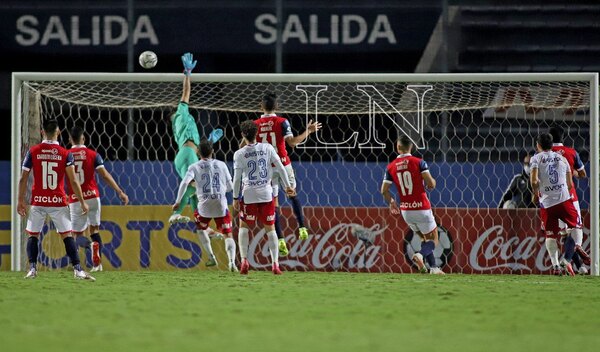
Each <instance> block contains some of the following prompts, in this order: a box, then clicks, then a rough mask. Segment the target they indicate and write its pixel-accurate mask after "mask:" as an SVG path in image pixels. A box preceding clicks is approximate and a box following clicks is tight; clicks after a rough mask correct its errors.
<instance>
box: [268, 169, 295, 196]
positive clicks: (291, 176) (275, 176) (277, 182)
mask: <svg viewBox="0 0 600 352" xmlns="http://www.w3.org/2000/svg"><path fill="white" fill-rule="evenodd" d="M284 168H285V171H286V172H287V175H288V178H289V179H290V184H291V185H292V188H296V174H295V173H294V168H293V167H292V164H287V165H286V166H284ZM272 185H273V197H277V196H278V195H279V185H281V187H282V188H283V187H284V186H283V182H282V181H281V177H279V172H277V171H273V181H272Z"/></svg>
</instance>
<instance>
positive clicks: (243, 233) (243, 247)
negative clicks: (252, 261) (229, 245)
mask: <svg viewBox="0 0 600 352" xmlns="http://www.w3.org/2000/svg"><path fill="white" fill-rule="evenodd" d="M238 246H239V247H240V258H242V259H246V256H247V254H248V229H247V228H244V227H240V232H239V233H238Z"/></svg>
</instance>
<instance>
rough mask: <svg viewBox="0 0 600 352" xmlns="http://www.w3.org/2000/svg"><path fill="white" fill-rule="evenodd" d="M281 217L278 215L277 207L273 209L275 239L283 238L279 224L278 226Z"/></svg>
mask: <svg viewBox="0 0 600 352" xmlns="http://www.w3.org/2000/svg"><path fill="white" fill-rule="evenodd" d="M280 219H281V216H280V214H279V207H276V208H275V232H277V238H283V233H282V232H281V224H279V220H280Z"/></svg>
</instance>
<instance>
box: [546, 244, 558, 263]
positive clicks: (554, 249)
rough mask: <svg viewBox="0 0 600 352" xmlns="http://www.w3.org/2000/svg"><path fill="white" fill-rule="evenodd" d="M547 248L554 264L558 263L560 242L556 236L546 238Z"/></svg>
mask: <svg viewBox="0 0 600 352" xmlns="http://www.w3.org/2000/svg"><path fill="white" fill-rule="evenodd" d="M546 250H547V251H548V255H549V256H550V261H551V262H552V265H553V266H557V265H558V243H556V239H554V238H546Z"/></svg>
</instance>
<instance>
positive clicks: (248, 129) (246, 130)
mask: <svg viewBox="0 0 600 352" xmlns="http://www.w3.org/2000/svg"><path fill="white" fill-rule="evenodd" d="M240 129H241V130H242V136H243V137H246V139H247V140H249V141H253V140H255V139H256V134H257V133H258V126H256V124H255V123H254V121H251V120H246V121H244V122H242V123H241V124H240Z"/></svg>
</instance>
